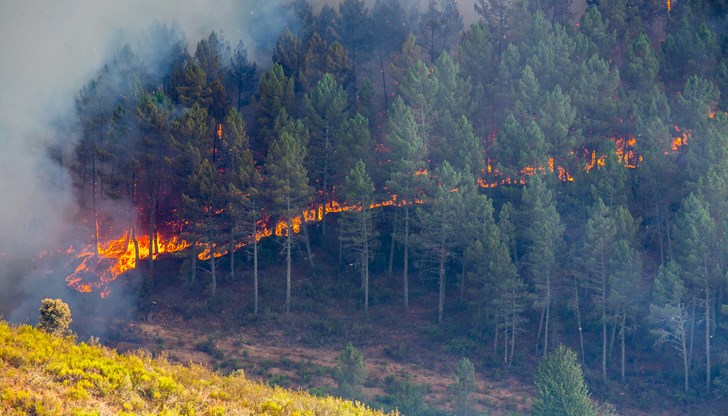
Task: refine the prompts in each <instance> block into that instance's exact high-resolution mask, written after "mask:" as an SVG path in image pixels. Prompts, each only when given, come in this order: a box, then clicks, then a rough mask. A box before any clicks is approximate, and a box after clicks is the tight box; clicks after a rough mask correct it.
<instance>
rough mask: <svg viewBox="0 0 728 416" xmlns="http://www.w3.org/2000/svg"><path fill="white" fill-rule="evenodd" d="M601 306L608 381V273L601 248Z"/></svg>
mask: <svg viewBox="0 0 728 416" xmlns="http://www.w3.org/2000/svg"><path fill="white" fill-rule="evenodd" d="M600 269H601V271H600V278H601V282H600V283H601V302H602V305H601V308H602V381H604V382H605V383H606V382H607V275H606V270H607V269H606V261H605V259H604V250H601V268H600Z"/></svg>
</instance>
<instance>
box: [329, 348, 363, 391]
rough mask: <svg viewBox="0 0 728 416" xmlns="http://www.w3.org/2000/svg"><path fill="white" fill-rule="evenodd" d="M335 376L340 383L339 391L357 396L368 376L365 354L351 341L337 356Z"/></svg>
mask: <svg viewBox="0 0 728 416" xmlns="http://www.w3.org/2000/svg"><path fill="white" fill-rule="evenodd" d="M334 378H335V379H336V381H337V383H339V391H340V392H341V393H342V394H343V395H345V396H349V397H351V396H356V395H358V394H359V391H360V388H361V386H362V384H364V381H365V380H366V378H367V369H366V366H365V365H364V355H362V353H361V352H360V351H359V350H358V349H356V347H354V346H353V345H351V343H349V344H347V345H346V348H344V350H343V351H341V353H340V354H339V356H338V357H337V358H336V371H335V373H334Z"/></svg>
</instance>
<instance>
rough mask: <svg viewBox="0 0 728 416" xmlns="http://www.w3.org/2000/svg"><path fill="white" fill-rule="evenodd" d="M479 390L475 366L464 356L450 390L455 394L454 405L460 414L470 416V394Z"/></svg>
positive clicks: (456, 370) (454, 375)
mask: <svg viewBox="0 0 728 416" xmlns="http://www.w3.org/2000/svg"><path fill="white" fill-rule="evenodd" d="M477 390H478V384H477V381H476V379H475V368H473V364H472V363H471V362H470V360H468V359H467V358H462V359H461V360H460V362H459V363H458V367H457V368H456V369H455V374H453V377H452V384H450V392H451V394H452V395H453V397H452V401H453V407H454V408H455V409H456V412H457V414H458V415H461V416H468V415H470V414H471V409H470V396H471V395H472V394H473V393H474V392H476V391H477Z"/></svg>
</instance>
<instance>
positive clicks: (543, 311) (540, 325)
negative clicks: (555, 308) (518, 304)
mask: <svg viewBox="0 0 728 416" xmlns="http://www.w3.org/2000/svg"><path fill="white" fill-rule="evenodd" d="M544 318H546V302H544V303H543V306H542V307H541V318H539V320H538V332H537V333H536V353H538V342H539V341H540V340H541V333H542V332H543V321H544ZM544 349H546V345H544Z"/></svg>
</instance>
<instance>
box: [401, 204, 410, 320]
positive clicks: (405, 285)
mask: <svg viewBox="0 0 728 416" xmlns="http://www.w3.org/2000/svg"><path fill="white" fill-rule="evenodd" d="M408 272H409V206H408V205H405V206H404V270H403V272H402V285H403V291H404V308H405V309H407V308H409V278H408V276H407V273H408Z"/></svg>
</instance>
